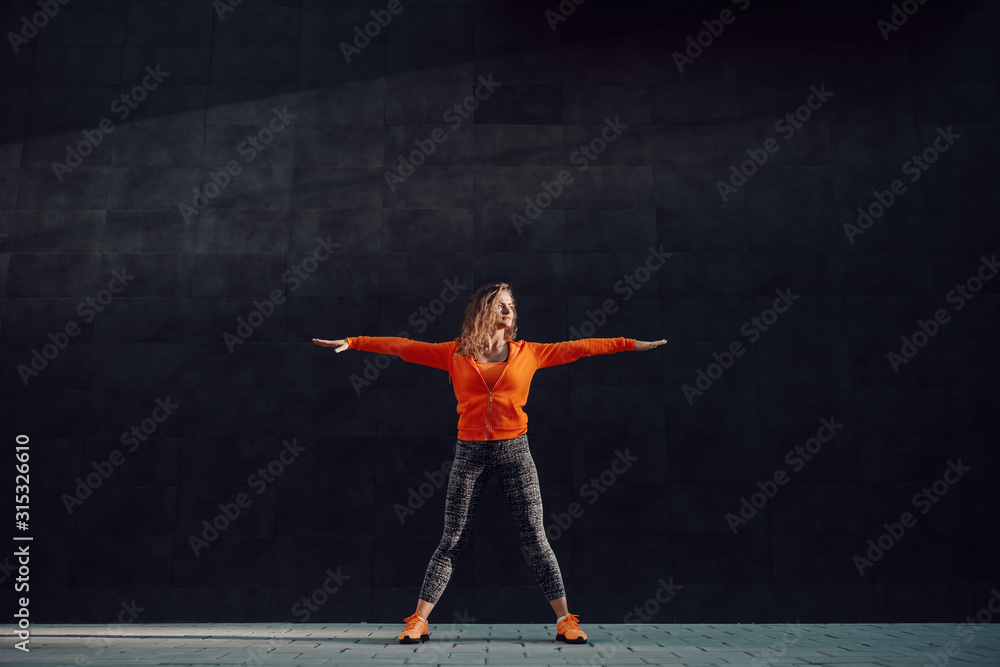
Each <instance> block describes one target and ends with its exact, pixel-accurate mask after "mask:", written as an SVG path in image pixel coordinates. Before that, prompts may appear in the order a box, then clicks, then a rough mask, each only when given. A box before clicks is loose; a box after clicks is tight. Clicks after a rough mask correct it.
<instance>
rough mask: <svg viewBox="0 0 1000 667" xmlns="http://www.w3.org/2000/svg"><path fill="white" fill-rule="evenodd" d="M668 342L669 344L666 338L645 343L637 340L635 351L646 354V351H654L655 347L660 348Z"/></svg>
mask: <svg viewBox="0 0 1000 667" xmlns="http://www.w3.org/2000/svg"><path fill="white" fill-rule="evenodd" d="M666 342H667V339H666V338H663V339H661V340H654V341H652V342H649V341H645V340H637V341H635V351H636V352H645V351H646V350H652V349H653V348H654V347H658V346H660V345H663V344H664V343H666Z"/></svg>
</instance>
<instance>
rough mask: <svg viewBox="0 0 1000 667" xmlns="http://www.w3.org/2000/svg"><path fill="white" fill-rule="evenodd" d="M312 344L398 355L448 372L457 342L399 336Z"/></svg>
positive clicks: (338, 350)
mask: <svg viewBox="0 0 1000 667" xmlns="http://www.w3.org/2000/svg"><path fill="white" fill-rule="evenodd" d="M313 342H314V343H316V344H317V345H320V346H322V347H332V348H334V349H335V350H336V351H337V352H343V351H344V350H347V349H352V350H365V351H367V352H381V353H384V354H391V355H398V356H399V358H400V359H402V360H403V361H410V362H413V363H415V364H422V365H424V366H431V367H433V368H440V369H442V370H448V368H449V363H450V361H451V357H452V355H453V354H454V353H455V349H456V347H457V345H458V341H457V340H451V341H447V342H444V343H425V342H423V341H419V340H410V339H409V338H403V337H400V336H348V337H347V338H340V339H336V340H320V339H318V338H313Z"/></svg>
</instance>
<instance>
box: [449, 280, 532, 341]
mask: <svg viewBox="0 0 1000 667" xmlns="http://www.w3.org/2000/svg"><path fill="white" fill-rule="evenodd" d="M504 292H506V293H507V294H509V295H510V302H511V304H512V305H513V304H514V303H515V302H514V292H513V290H511V288H510V285H509V284H508V283H487V284H485V285H480V286H479V289H477V290H476V291H475V293H474V294H473V295H472V296H471V297H470V298H469V305H468V306H466V307H465V319H464V320H463V322H462V333H461V334H460V335H459V337H458V341H459V342H458V349H457V350H455V352H456V354H459V355H461V356H463V357H464V356H466V355H469V354H471V355H472V356H473V357H480V356H485V355H486V353H487V352H488V351H489V349H490V341H491V340H492V339H493V332H494V331H496V329H497V303H498V302H499V301H500V295H501V294H502V293H504ZM516 338H517V310H516V309H515V310H514V312H513V313H512V315H511V321H510V326H509V327H507V329H506V331H504V340H514V339H516Z"/></svg>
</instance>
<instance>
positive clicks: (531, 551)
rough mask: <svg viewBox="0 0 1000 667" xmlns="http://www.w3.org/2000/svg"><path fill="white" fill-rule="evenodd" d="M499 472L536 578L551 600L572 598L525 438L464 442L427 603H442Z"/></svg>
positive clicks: (424, 595)
mask: <svg viewBox="0 0 1000 667" xmlns="http://www.w3.org/2000/svg"><path fill="white" fill-rule="evenodd" d="M494 473H495V474H496V475H497V476H499V478H500V487H501V488H502V489H503V492H504V494H505V495H506V496H507V504H508V505H509V506H510V509H511V511H512V512H513V513H514V522H515V524H516V525H517V530H518V532H519V533H520V535H521V544H522V545H524V548H525V550H526V551H527V554H528V556H529V557H530V558H531V566H532V568H533V569H534V571H535V579H537V580H538V584H539V585H540V586H541V587H542V591H543V592H544V593H545V597H546V599H547V600H555V599H556V598H561V597H563V596H564V595H565V594H566V593H565V590H564V588H563V580H562V574H561V573H560V572H559V563H557V562H556V556H555V554H554V553H553V552H552V547H551V546H550V545H549V540H548V538H546V537H545V526H544V525H542V520H543V518H544V517H543V516H542V495H541V493H540V491H539V489H538V473H537V471H536V470H535V462H534V460H533V459H532V458H531V451H530V450H529V449H528V435H527V434H524V435H521V436H519V437H517V438H513V439H511V440H459V441H458V444H457V447H456V451H455V462H454V464H453V465H452V468H451V473H450V477H449V479H448V497H447V499H446V500H445V510H444V535H443V536H442V538H441V543H440V544H438V546H437V549H436V550H435V551H434V555H433V556H431V562H430V563H429V564H428V565H427V574H426V575H425V576H424V583H423V586H422V587H421V588H420V598H421V599H422V600H427V601H428V602H430V603H433V604H437V602H438V600H440V599H441V594H442V593H444V589H445V586H447V585H448V581H449V579H451V573H452V571H453V570H454V569H455V559H456V558H457V557H458V554H459V553H460V552H461V551H462V548H463V547H464V546H465V544H466V542H468V540H469V533H470V531H471V529H472V522H473V519H474V518H475V514H476V507H477V506H478V504H479V498H480V497H481V496H482V494H483V490H484V489H485V488H486V484H487V482H489V481H490V476H491V475H493V474H494Z"/></svg>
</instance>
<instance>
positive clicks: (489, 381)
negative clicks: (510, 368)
mask: <svg viewBox="0 0 1000 667" xmlns="http://www.w3.org/2000/svg"><path fill="white" fill-rule="evenodd" d="M506 364H507V362H506V361H477V362H476V366H478V367H479V372H480V373H482V374H483V379H484V380H486V386H487V387H489V389H490V391H493V390H494V389H496V386H497V380H499V379H500V376H501V375H503V369H504V368H505V367H506Z"/></svg>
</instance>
